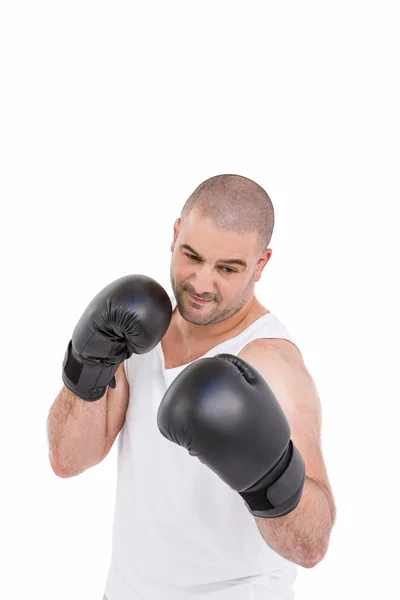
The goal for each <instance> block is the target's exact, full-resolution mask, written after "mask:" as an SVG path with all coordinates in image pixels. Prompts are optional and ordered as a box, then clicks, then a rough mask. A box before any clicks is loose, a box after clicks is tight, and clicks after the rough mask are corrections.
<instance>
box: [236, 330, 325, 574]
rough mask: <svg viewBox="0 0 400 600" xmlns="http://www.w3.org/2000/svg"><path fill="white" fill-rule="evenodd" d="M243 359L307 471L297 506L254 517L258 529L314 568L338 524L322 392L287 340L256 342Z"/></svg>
mask: <svg viewBox="0 0 400 600" xmlns="http://www.w3.org/2000/svg"><path fill="white" fill-rule="evenodd" d="M238 356H239V358H242V359H243V360H245V361H246V362H248V363H249V364H250V365H252V366H253V367H254V368H255V369H257V371H258V372H259V373H260V374H261V375H262V376H263V378H264V379H265V381H266V382H267V384H268V385H269V387H270V388H271V390H272V391H273V393H274V395H275V396H276V399H277V400H278V402H279V404H280V405H281V407H282V410H283V412H284V413H285V416H286V418H287V420H288V422H289V425H290V430H291V439H292V441H293V443H294V445H295V446H296V448H297V449H298V450H299V452H300V454H301V455H302V457H303V460H304V463H305V470H306V480H305V483H304V489H303V493H302V496H301V499H300V502H299V504H298V505H297V507H296V508H295V509H294V510H293V511H292V512H290V513H288V514H286V515H284V516H282V517H277V518H273V519H267V518H261V517H254V518H255V521H256V524H257V527H258V529H259V531H260V533H261V535H262V536H263V538H264V539H265V541H266V542H267V544H268V545H269V546H270V547H271V548H273V549H274V550H275V551H276V552H278V553H279V554H281V555H282V556H284V557H285V558H287V559H288V560H290V561H292V562H294V563H296V564H299V565H301V566H303V567H306V568H311V567H314V566H315V565H316V564H318V562H320V560H321V559H322V558H323V557H324V556H325V554H326V551H327V549H328V545H329V538H330V534H331V531H332V527H333V525H334V522H335V519H336V507H335V502H334V498H333V493H332V489H331V486H330V483H329V480H328V475H327V472H326V468H325V464H324V460H323V457H322V451H321V422H322V413H321V403H320V400H319V396H318V392H317V389H316V387H315V384H314V382H313V379H312V377H311V375H310V373H309V372H308V370H307V368H306V366H305V364H304V361H303V359H302V357H301V354H300V352H299V350H298V349H297V347H296V346H295V345H294V344H292V343H291V342H289V341H287V340H280V339H276V338H274V339H259V340H254V341H253V342H250V343H249V344H248V345H247V346H245V348H244V349H243V350H242V351H241V352H240V353H239V355H238Z"/></svg>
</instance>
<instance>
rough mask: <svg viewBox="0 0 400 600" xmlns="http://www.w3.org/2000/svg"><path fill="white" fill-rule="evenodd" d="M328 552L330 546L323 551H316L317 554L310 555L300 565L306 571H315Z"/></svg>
mask: <svg viewBox="0 0 400 600" xmlns="http://www.w3.org/2000/svg"><path fill="white" fill-rule="evenodd" d="M327 551H328V546H325V547H324V548H323V549H320V548H318V549H316V550H315V552H313V553H309V554H308V555H307V556H306V557H305V558H304V559H303V560H302V561H301V563H300V565H301V566H302V567H303V568H304V569H313V568H314V567H316V566H317V565H318V564H319V563H320V562H321V560H322V559H323V558H324V556H325V555H326V553H327Z"/></svg>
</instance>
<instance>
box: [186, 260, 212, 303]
mask: <svg viewBox="0 0 400 600" xmlns="http://www.w3.org/2000/svg"><path fill="white" fill-rule="evenodd" d="M191 284H192V288H193V293H194V294H195V295H196V296H199V297H200V298H203V294H204V298H203V300H212V299H213V298H214V294H213V291H212V290H213V288H214V284H213V280H212V275H211V273H210V271H209V270H208V269H206V268H204V267H202V268H201V269H199V270H198V271H197V272H196V274H195V276H194V277H193V279H192V280H191Z"/></svg>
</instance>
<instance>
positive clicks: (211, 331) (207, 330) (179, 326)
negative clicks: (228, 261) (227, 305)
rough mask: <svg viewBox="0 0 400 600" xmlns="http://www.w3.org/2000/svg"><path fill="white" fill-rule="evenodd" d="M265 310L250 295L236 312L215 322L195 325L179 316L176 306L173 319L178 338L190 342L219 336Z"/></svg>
mask: <svg viewBox="0 0 400 600" xmlns="http://www.w3.org/2000/svg"><path fill="white" fill-rule="evenodd" d="M267 312H268V311H267V310H266V309H265V308H264V307H263V306H262V305H261V304H260V303H259V301H258V300H257V299H256V298H255V296H254V295H252V296H251V297H250V298H249V299H248V300H247V302H246V303H245V304H244V305H243V306H242V307H241V308H240V309H239V310H238V311H237V312H235V313H234V314H232V315H230V316H229V317H227V318H226V319H223V320H222V321H219V322H217V323H210V324H209V325H195V324H194V323H190V322H189V321H186V320H185V319H184V318H183V317H182V316H181V314H180V312H179V310H178V308H177V307H175V309H174V312H173V320H174V324H175V327H176V331H177V332H178V334H179V337H180V338H182V339H184V340H186V341H187V342H190V340H195V341H197V342H201V341H202V340H206V339H207V340H209V339H212V338H218V337H221V336H223V335H225V334H226V333H228V332H232V331H234V330H235V329H238V328H240V327H241V326H242V327H243V325H244V324H245V322H246V320H247V321H249V322H251V321H252V320H254V318H257V317H258V316H261V315H262V314H265V313H267ZM255 315H257V316H255Z"/></svg>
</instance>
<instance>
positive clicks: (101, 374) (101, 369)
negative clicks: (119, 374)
mask: <svg viewBox="0 0 400 600" xmlns="http://www.w3.org/2000/svg"><path fill="white" fill-rule="evenodd" d="M62 366H63V371H62V380H63V382H64V384H65V386H66V387H67V388H68V389H69V390H71V392H73V393H74V394H76V395H77V396H79V397H80V398H82V400H88V401H89V402H93V401H94V400H99V399H100V398H101V397H102V396H104V394H105V392H106V389H107V386H108V385H109V386H110V387H112V388H115V386H116V381H115V377H114V373H115V372H116V370H117V369H118V367H119V364H117V365H102V364H99V363H86V362H85V363H83V362H82V361H81V360H80V359H79V356H78V355H77V354H76V353H75V351H74V349H73V347H72V340H70V342H69V344H68V348H67V351H66V353H65V356H64V361H63V364H62Z"/></svg>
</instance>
